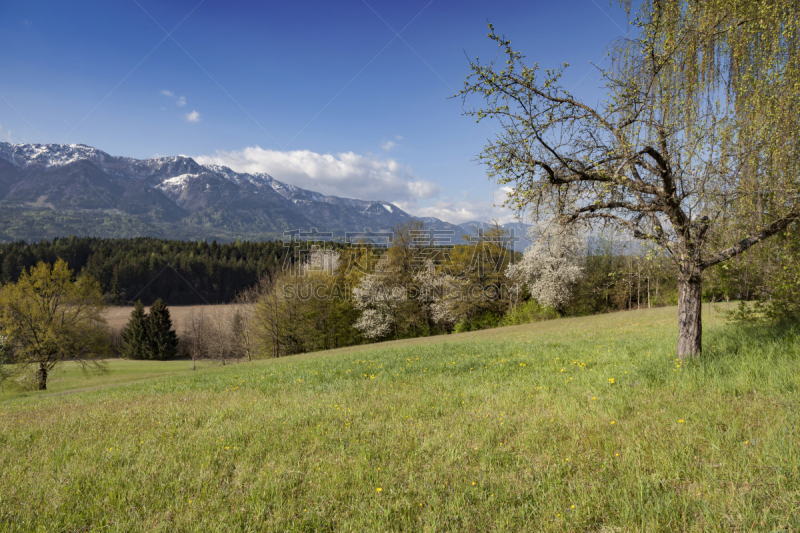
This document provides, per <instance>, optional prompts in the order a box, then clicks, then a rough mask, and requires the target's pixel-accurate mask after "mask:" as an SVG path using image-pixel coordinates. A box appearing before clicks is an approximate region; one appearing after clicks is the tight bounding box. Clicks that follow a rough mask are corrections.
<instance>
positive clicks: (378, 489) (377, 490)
mask: <svg viewBox="0 0 800 533" xmlns="http://www.w3.org/2000/svg"><path fill="white" fill-rule="evenodd" d="M382 490H383V489H382V488H380V487H378V488H377V489H375V492H380V491H382Z"/></svg>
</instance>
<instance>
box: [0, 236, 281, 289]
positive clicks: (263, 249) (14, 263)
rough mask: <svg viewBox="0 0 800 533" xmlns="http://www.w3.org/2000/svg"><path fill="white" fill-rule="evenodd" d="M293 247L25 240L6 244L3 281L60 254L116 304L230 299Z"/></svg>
mask: <svg viewBox="0 0 800 533" xmlns="http://www.w3.org/2000/svg"><path fill="white" fill-rule="evenodd" d="M289 250H290V248H289V247H287V246H284V243H282V242H242V241H237V242H235V243H230V244H218V243H217V242H216V241H214V242H211V243H207V242H204V241H174V240H165V239H153V238H147V237H140V238H133V239H101V238H92V237H80V238H78V237H67V238H57V239H53V240H44V241H40V242H37V243H30V244H29V243H25V242H24V241H19V242H14V243H9V244H2V245H0V268H1V269H2V270H0V280H1V281H2V282H3V283H11V282H16V281H17V279H18V278H19V276H20V274H21V273H22V271H23V270H24V269H29V268H31V267H33V266H34V265H36V264H37V263H38V262H40V261H41V262H45V263H47V264H54V263H55V261H56V260H57V259H59V258H60V259H63V260H64V261H66V262H67V265H68V266H69V268H70V269H71V270H72V271H74V272H76V273H79V274H88V275H90V276H92V277H93V278H94V279H95V280H96V281H97V282H98V283H99V284H100V286H101V288H102V290H103V293H104V294H105V296H106V300H107V301H108V303H110V304H119V305H122V304H129V303H132V302H134V301H137V300H141V301H142V302H143V303H145V304H147V305H149V304H151V303H152V302H154V301H155V300H156V299H158V298H161V299H163V300H164V301H165V302H167V303H168V304H169V305H200V304H205V303H212V304H214V303H226V302H230V301H232V300H233V299H234V298H235V297H236V295H237V294H238V293H240V292H241V291H243V290H244V289H246V288H247V287H250V286H252V285H253V284H254V283H255V282H256V281H257V280H258V279H259V278H260V277H261V276H263V275H264V274H265V273H266V272H268V271H269V270H270V269H273V270H274V269H275V268H276V267H277V268H280V266H281V265H282V263H283V261H284V260H285V259H286V257H287V252H288V251H289ZM291 260H292V259H291V258H290V261H291Z"/></svg>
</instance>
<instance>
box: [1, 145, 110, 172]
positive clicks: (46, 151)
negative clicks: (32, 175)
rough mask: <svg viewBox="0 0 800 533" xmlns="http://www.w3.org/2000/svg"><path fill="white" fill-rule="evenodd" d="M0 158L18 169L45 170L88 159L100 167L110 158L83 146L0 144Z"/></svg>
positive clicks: (103, 153)
mask: <svg viewBox="0 0 800 533" xmlns="http://www.w3.org/2000/svg"><path fill="white" fill-rule="evenodd" d="M0 157H2V158H3V159H6V160H8V161H10V162H11V163H13V164H14V165H16V166H18V167H20V168H26V167H28V166H30V165H43V166H45V167H47V168H49V167H56V166H64V165H69V164H70V163H74V162H75V161H79V160H81V159H89V160H92V161H94V162H95V163H98V164H99V165H100V166H102V165H103V163H104V162H105V161H106V159H107V158H109V157H110V156H109V155H108V154H106V153H105V152H103V151H100V150H97V149H95V148H92V147H91V146H86V145H85V144H10V143H0Z"/></svg>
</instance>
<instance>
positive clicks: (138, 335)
mask: <svg viewBox="0 0 800 533" xmlns="http://www.w3.org/2000/svg"><path fill="white" fill-rule="evenodd" d="M147 325H148V324H147V314H146V313H145V312H144V304H142V301H141V300H139V301H138V302H136V306H135V307H134V309H133V311H131V318H130V320H128V324H127V325H126V326H125V329H124V330H122V356H123V357H126V358H128V359H148V358H149V354H148V351H149V335H148V331H147V329H148V327H147Z"/></svg>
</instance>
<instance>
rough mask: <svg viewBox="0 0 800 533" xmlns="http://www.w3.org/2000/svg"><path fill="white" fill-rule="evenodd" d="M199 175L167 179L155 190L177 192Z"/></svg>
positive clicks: (182, 175) (184, 175)
mask: <svg viewBox="0 0 800 533" xmlns="http://www.w3.org/2000/svg"><path fill="white" fill-rule="evenodd" d="M199 175H200V174H181V175H180V176H175V177H173V178H167V179H165V180H164V181H162V182H161V183H159V184H158V185H156V188H158V189H161V190H162V191H165V192H167V191H169V192H179V191H182V190H183V189H184V187H186V185H187V184H188V183H189V181H191V180H192V179H193V178H196V177H197V176H199Z"/></svg>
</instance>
